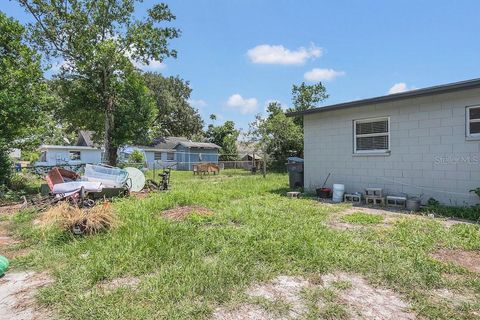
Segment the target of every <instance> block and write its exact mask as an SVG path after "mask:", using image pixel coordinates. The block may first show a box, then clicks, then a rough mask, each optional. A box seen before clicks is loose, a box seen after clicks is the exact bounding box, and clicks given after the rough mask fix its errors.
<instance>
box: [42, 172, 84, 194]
mask: <svg viewBox="0 0 480 320" xmlns="http://www.w3.org/2000/svg"><path fill="white" fill-rule="evenodd" d="M64 177H65V178H68V179H71V180H77V179H78V178H79V177H80V176H79V175H78V174H76V173H75V172H73V171H70V170H66V169H62V168H57V167H54V168H52V170H50V171H49V172H48V173H47V176H46V177H45V180H47V184H48V187H49V188H50V191H52V190H53V186H54V185H56V184H59V183H64V182H65V179H63V178H64Z"/></svg>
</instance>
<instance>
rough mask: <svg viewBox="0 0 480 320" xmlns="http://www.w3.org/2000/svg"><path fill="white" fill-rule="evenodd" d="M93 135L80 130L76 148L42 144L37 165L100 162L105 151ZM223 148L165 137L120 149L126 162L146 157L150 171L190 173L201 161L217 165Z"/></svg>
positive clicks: (119, 158) (120, 158) (120, 159)
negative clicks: (139, 154)
mask: <svg viewBox="0 0 480 320" xmlns="http://www.w3.org/2000/svg"><path fill="white" fill-rule="evenodd" d="M92 135H93V132H91V131H79V135H78V139H77V142H76V145H75V146H54V145H42V146H40V148H39V151H40V152H41V156H40V159H39V161H37V162H36V163H35V165H36V166H56V165H80V164H85V163H94V164H96V163H101V162H102V157H103V150H102V149H101V148H100V147H99V146H98V145H96V144H95V143H94V142H93V139H92ZM219 149H220V147H219V146H217V145H215V144H213V143H208V142H192V141H190V140H189V139H187V138H184V137H162V138H158V139H155V140H154V141H153V143H152V144H151V145H150V146H125V147H122V148H119V150H118V156H119V157H118V160H119V161H127V160H128V156H129V154H130V153H131V152H132V151H133V150H140V151H142V152H143V153H144V155H145V162H146V164H147V166H148V167H149V168H154V167H155V168H165V167H172V168H173V169H179V170H191V168H192V165H193V164H195V163H200V162H213V163H218V158H219V154H218V152H219Z"/></svg>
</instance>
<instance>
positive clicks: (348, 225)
mask: <svg viewBox="0 0 480 320" xmlns="http://www.w3.org/2000/svg"><path fill="white" fill-rule="evenodd" d="M355 213H363V214H367V215H377V216H381V217H382V218H383V219H382V221H380V222H378V223H373V224H370V225H369V224H360V223H352V222H347V221H344V220H343V217H345V216H347V215H350V214H355ZM404 216H405V215H404V214H401V213H398V212H391V211H387V210H382V209H376V208H369V207H352V208H348V209H347V210H344V211H340V212H338V213H336V214H333V215H332V216H331V218H330V219H329V221H328V222H327V224H328V226H330V227H332V228H334V229H337V230H358V229H362V228H365V227H367V226H373V227H377V228H378V227H380V228H382V227H383V228H385V227H391V226H392V225H393V224H394V223H395V222H396V221H397V220H398V219H400V218H402V217H404Z"/></svg>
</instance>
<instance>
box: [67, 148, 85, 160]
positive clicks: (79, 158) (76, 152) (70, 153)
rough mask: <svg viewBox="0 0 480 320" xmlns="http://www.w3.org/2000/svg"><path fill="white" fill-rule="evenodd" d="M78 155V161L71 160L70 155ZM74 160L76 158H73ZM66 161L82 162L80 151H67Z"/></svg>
mask: <svg viewBox="0 0 480 320" xmlns="http://www.w3.org/2000/svg"><path fill="white" fill-rule="evenodd" d="M77 154H78V159H73V158H72V155H77ZM75 158H76V156H75ZM68 160H69V161H82V151H80V150H69V151H68Z"/></svg>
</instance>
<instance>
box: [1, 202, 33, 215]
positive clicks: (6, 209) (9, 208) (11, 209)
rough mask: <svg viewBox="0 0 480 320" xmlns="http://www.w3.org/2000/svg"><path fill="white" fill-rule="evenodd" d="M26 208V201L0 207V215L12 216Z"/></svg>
mask: <svg viewBox="0 0 480 320" xmlns="http://www.w3.org/2000/svg"><path fill="white" fill-rule="evenodd" d="M26 207H27V200H26V199H24V200H23V201H21V202H17V203H10V204H2V205H0V214H13V213H15V212H17V211H19V210H21V209H24V208H26Z"/></svg>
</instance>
